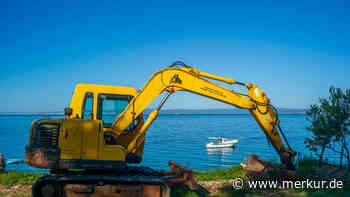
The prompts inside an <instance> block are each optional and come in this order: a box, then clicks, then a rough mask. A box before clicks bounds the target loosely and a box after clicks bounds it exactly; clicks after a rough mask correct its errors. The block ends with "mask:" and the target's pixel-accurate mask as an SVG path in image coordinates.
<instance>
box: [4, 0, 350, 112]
mask: <svg viewBox="0 0 350 197" xmlns="http://www.w3.org/2000/svg"><path fill="white" fill-rule="evenodd" d="M349 8H350V5H349V3H348V2H346V1H327V2H326V1H312V0H310V1H306V2H297V1H283V2H282V1H249V2H244V1H222V2H220V3H218V2H215V1H191V2H190V1H176V2H173V1H171V2H170V1H167V2H166V1H103V2H102V1H56V2H55V3H53V2H52V1H32V2H30V1H11V0H8V1H5V3H2V6H1V8H0V27H1V29H2V30H1V31H0V43H1V44H0V66H1V72H0V88H1V91H0V101H1V102H0V111H1V112H16V111H21V112H43V111H61V110H63V108H64V107H65V106H68V105H69V103H70V99H71V96H72V93H73V90H74V86H75V85H76V84H77V83H95V84H109V85H120V86H133V87H136V88H141V87H142V85H143V83H144V82H146V80H147V79H148V78H149V77H150V76H151V74H152V73H153V72H155V71H157V70H159V69H161V68H164V67H165V66H167V65H169V64H171V63H172V62H173V61H176V60H182V61H184V62H185V63H187V64H189V65H192V66H194V67H196V68H198V69H200V70H202V71H205V72H209V73H213V74H218V75H222V76H225V77H233V78H235V79H237V80H239V81H242V82H246V83H255V84H257V85H259V86H260V87H261V88H262V89H263V90H264V91H265V92H266V93H267V95H268V96H269V97H270V99H271V101H272V103H273V104H275V105H276V106H278V107H288V108H306V107H308V106H309V105H310V104H313V103H315V102H317V100H318V98H319V97H326V96H327V95H328V89H329V87H330V86H331V85H334V86H336V87H341V88H349V86H348V84H350V79H349V74H350V64H349V63H350V56H349V52H350V41H349V35H350V14H349ZM233 89H235V87H233ZM158 100H159V99H158ZM158 100H157V101H158ZM157 101H155V102H154V103H153V104H152V106H155V105H156V103H157ZM152 106H151V107H152ZM165 108H171V109H174V108H190V109H206V108H229V106H228V105H226V104H221V103H219V102H217V101H211V100H209V99H207V98H203V97H200V96H198V95H192V94H189V93H179V94H176V95H174V96H172V97H171V98H170V99H169V102H168V103H167V104H166V105H165Z"/></svg>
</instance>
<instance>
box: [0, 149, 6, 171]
mask: <svg viewBox="0 0 350 197" xmlns="http://www.w3.org/2000/svg"><path fill="white" fill-rule="evenodd" d="M5 167H6V163H5V157H4V156H3V155H2V154H1V153H0V172H3V171H4V170H5Z"/></svg>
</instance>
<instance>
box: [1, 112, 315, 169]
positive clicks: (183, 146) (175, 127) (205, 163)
mask: <svg viewBox="0 0 350 197" xmlns="http://www.w3.org/2000/svg"><path fill="white" fill-rule="evenodd" d="M38 118H41V116H0V152H1V153H3V154H4V155H5V156H6V158H7V159H8V161H14V160H16V159H23V157H24V147H25V145H26V144H27V140H28V135H29V127H30V123H31V122H32V121H33V120H35V119H38ZM53 118H54V117H53ZM305 118H306V116H305V115H280V120H281V126H282V128H283V129H284V130H285V134H286V135H287V138H288V140H289V143H290V145H291V146H292V148H293V149H294V150H296V151H298V152H301V153H302V154H303V155H310V153H309V152H308V151H307V150H306V149H305V145H304V138H305V137H306V136H308V135H309V133H310V132H309V131H307V130H306V129H305V127H306V126H307V124H308V122H307V121H306V120H305ZM215 136H221V137H226V138H237V137H238V136H239V137H240V138H239V140H240V141H239V143H238V145H237V147H236V148H235V149H230V148H228V149H218V150H206V149H205V148H204V147H205V144H206V142H207V138H208V137H215ZM246 153H254V154H257V155H259V156H260V157H261V158H262V159H267V160H276V161H278V160H279V157H278V155H277V153H276V152H275V151H274V149H273V147H272V146H271V145H269V144H268V143H267V141H266V137H265V135H264V134H263V132H262V131H261V130H260V128H259V127H258V125H257V123H256V122H255V121H254V119H253V117H251V116H250V115H246V114H240V115H160V116H159V117H158V119H157V120H156V121H155V122H154V123H153V125H152V126H151V127H150V128H149V130H148V133H147V138H146V144H145V151H144V157H143V161H142V163H141V165H144V166H150V167H152V168H156V169H167V168H168V166H167V165H168V164H167V163H168V161H169V160H174V161H176V162H178V163H180V164H182V165H185V166H187V167H190V168H193V169H197V170H208V169H218V168H225V167H228V166H231V165H233V164H239V163H241V162H242V161H243V158H244V157H246V156H245V154H246ZM8 168H11V169H13V168H16V169H19V170H35V169H33V168H30V167H29V166H27V165H26V164H16V165H8Z"/></svg>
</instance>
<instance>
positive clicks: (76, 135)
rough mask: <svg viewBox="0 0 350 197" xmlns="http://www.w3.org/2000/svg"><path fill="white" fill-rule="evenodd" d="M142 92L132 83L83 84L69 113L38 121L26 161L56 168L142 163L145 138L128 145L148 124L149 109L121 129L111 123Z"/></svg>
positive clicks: (35, 165)
mask: <svg viewBox="0 0 350 197" xmlns="http://www.w3.org/2000/svg"><path fill="white" fill-rule="evenodd" d="M136 94H137V91H136V89H135V88H130V87H119V86H107V85H93V84H78V85H77V86H76V88H75V91H74V94H73V97H72V101H71V105H70V107H69V108H66V109H65V115H66V117H65V118H63V119H40V120H36V121H34V122H33V123H32V125H31V129H30V130H31V132H30V138H29V142H28V145H27V147H26V162H27V163H28V164H30V165H32V166H34V167H39V168H51V169H72V168H73V169H101V168H112V169H114V168H118V167H123V166H125V165H126V163H140V162H141V160H142V153H143V145H144V139H143V141H142V143H141V144H140V146H139V147H138V149H137V150H136V151H135V152H133V153H128V152H127V150H126V148H125V147H127V145H128V144H129V143H130V141H131V140H133V139H134V137H135V135H136V134H137V133H138V130H139V129H140V128H141V126H142V125H143V114H140V115H138V116H137V117H135V119H134V121H132V123H131V124H130V125H129V126H128V127H127V128H126V129H125V131H123V132H122V133H123V134H121V135H119V134H117V133H116V131H115V130H112V129H111V126H112V123H113V121H114V119H115V118H116V117H117V116H118V115H119V114H120V113H122V112H123V111H124V109H125V108H126V107H127V106H128V104H129V102H130V100H132V98H133V97H134V96H135V95H136ZM120 133H121V131H120Z"/></svg>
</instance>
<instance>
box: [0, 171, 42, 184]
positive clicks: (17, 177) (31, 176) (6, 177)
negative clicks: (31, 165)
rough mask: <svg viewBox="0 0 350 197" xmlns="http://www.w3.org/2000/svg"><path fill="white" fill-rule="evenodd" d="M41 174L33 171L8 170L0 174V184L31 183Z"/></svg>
mask: <svg viewBox="0 0 350 197" xmlns="http://www.w3.org/2000/svg"><path fill="white" fill-rule="evenodd" d="M41 176H43V174H41V173H35V172H19V171H9V172H5V173H2V174H0V184H3V185H27V184H33V183H35V181H36V180H38V179H39V178H40V177H41Z"/></svg>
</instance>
